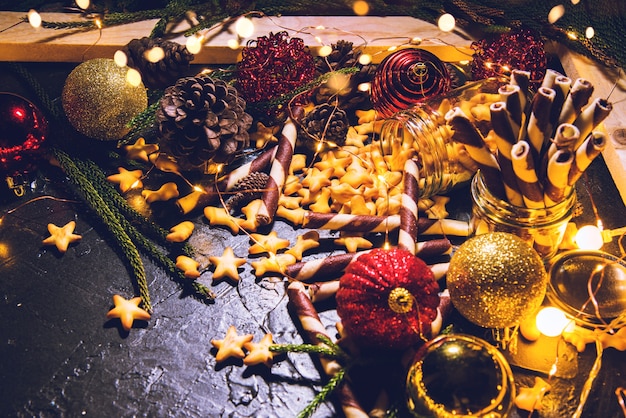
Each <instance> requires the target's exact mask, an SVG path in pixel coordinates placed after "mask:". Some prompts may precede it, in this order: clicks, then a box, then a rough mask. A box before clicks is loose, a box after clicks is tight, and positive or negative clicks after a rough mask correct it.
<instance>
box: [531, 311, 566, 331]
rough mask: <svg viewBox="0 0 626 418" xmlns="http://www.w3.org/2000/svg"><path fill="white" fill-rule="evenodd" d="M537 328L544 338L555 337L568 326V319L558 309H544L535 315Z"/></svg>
mask: <svg viewBox="0 0 626 418" xmlns="http://www.w3.org/2000/svg"><path fill="white" fill-rule="evenodd" d="M535 321H536V323H537V328H538V329H539V331H540V332H541V333H542V334H543V335H545V336H546V337H557V336H559V335H561V333H562V332H563V330H564V329H565V328H566V327H567V325H568V324H569V322H570V321H569V319H567V317H566V316H565V313H563V311H561V310H560V309H559V308H555V307H552V306H548V307H545V308H543V309H541V310H540V311H539V312H538V313H537V317H536V318H535Z"/></svg>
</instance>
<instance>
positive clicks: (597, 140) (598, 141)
mask: <svg viewBox="0 0 626 418" xmlns="http://www.w3.org/2000/svg"><path fill="white" fill-rule="evenodd" d="M606 146H607V136H606V134H605V133H604V132H600V131H595V132H592V133H591V134H590V135H589V136H588V137H587V139H585V140H584V141H583V143H582V144H581V146H580V147H578V149H577V150H576V155H575V157H574V163H573V164H572V168H570V170H569V173H568V175H567V184H569V185H570V186H573V185H574V184H575V183H576V181H578V179H579V178H580V176H581V175H582V174H583V172H584V171H585V170H586V169H587V167H589V165H590V164H591V162H592V161H593V160H594V159H595V158H596V157H597V156H598V155H600V153H602V151H604V149H605V148H606Z"/></svg>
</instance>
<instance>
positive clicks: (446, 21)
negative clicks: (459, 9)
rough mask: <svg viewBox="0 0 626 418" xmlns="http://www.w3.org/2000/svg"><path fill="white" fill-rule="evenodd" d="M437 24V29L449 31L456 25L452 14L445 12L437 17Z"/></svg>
mask: <svg viewBox="0 0 626 418" xmlns="http://www.w3.org/2000/svg"><path fill="white" fill-rule="evenodd" d="M437 26H439V29H441V30H442V31H444V32H451V31H452V30H453V29H454V27H455V26H456V21H455V19H454V16H452V15H451V14H450V13H445V14H443V15H441V17H439V20H438V21H437Z"/></svg>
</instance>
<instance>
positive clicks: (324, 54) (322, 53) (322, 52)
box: [319, 45, 333, 57]
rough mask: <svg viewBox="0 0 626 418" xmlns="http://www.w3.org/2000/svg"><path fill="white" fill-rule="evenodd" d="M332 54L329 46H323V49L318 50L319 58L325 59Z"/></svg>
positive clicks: (331, 48)
mask: <svg viewBox="0 0 626 418" xmlns="http://www.w3.org/2000/svg"><path fill="white" fill-rule="evenodd" d="M332 52H333V47H332V46H330V45H324V46H323V47H321V48H320V50H319V56H320V57H327V56H329V55H330V54H331V53H332Z"/></svg>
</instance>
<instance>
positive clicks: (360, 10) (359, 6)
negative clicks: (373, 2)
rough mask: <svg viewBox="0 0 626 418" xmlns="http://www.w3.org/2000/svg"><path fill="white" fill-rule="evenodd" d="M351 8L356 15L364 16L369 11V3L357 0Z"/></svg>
mask: <svg viewBox="0 0 626 418" xmlns="http://www.w3.org/2000/svg"><path fill="white" fill-rule="evenodd" d="M352 10H353V11H354V14H355V15H357V16H365V15H366V14H368V13H369V11H370V5H369V4H367V2H366V1H363V0H357V1H355V2H354V4H353V5H352Z"/></svg>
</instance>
